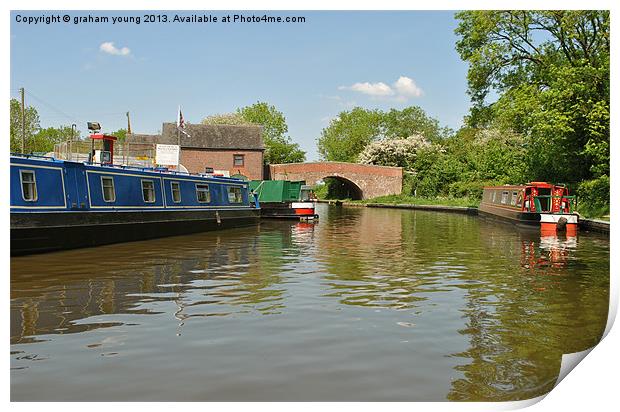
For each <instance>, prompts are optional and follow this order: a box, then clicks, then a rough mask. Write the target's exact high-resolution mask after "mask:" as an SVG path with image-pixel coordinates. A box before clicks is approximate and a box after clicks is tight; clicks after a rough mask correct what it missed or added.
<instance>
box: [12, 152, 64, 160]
mask: <svg viewBox="0 0 620 412" xmlns="http://www.w3.org/2000/svg"><path fill="white" fill-rule="evenodd" d="M11 156H14V157H24V158H26V159H28V158H31V157H36V158H38V159H49V160H58V159H56V158H55V157H53V156H43V155H37V154H34V153H15V152H11Z"/></svg>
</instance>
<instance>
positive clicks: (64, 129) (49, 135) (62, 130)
mask: <svg viewBox="0 0 620 412" xmlns="http://www.w3.org/2000/svg"><path fill="white" fill-rule="evenodd" d="M72 138H74V139H75V140H77V139H79V138H80V134H79V132H78V131H77V130H76V131H75V133H73V130H72V128H71V126H60V127H58V128H56V127H48V128H45V129H40V130H39V132H38V133H37V134H35V135H34V136H33V137H32V139H31V141H30V142H29V145H28V150H29V151H32V152H43V153H48V152H53V151H54V145H55V144H56V143H62V142H64V141H67V140H69V139H72Z"/></svg>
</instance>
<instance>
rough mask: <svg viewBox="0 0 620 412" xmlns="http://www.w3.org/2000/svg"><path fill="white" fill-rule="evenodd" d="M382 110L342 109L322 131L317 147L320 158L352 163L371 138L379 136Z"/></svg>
mask: <svg viewBox="0 0 620 412" xmlns="http://www.w3.org/2000/svg"><path fill="white" fill-rule="evenodd" d="M381 117H382V113H381V112H380V111H378V110H367V109H362V108H360V107H356V108H354V109H353V110H351V111H344V112H341V113H340V114H339V115H338V117H336V118H335V119H333V120H332V121H331V122H330V123H329V126H327V127H326V128H325V129H323V131H322V132H321V137H319V139H318V148H319V154H320V155H321V158H323V159H324V160H328V161H332V162H355V161H357V157H358V155H359V154H360V153H361V152H362V150H364V148H365V147H366V146H367V145H368V144H369V143H370V142H372V141H374V140H377V139H379V138H380V137H381V135H382V125H381Z"/></svg>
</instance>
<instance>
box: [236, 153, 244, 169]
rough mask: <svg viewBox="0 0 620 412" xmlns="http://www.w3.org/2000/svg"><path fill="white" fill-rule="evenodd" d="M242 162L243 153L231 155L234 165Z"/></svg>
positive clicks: (240, 164)
mask: <svg viewBox="0 0 620 412" xmlns="http://www.w3.org/2000/svg"><path fill="white" fill-rule="evenodd" d="M244 163H245V155H242V154H236V155H233V164H234V165H235V166H243V165H244Z"/></svg>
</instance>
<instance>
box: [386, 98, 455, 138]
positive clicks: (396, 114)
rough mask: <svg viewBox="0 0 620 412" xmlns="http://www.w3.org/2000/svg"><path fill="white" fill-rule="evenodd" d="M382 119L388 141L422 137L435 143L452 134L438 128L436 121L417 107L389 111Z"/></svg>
mask: <svg viewBox="0 0 620 412" xmlns="http://www.w3.org/2000/svg"><path fill="white" fill-rule="evenodd" d="M382 117H383V125H384V128H385V137H387V138H390V139H392V138H399V139H403V138H405V137H407V136H413V135H422V136H423V137H424V138H425V139H427V140H429V141H430V142H433V143H437V142H440V141H441V140H443V139H445V138H447V137H449V136H450V135H451V134H452V130H450V129H449V128H447V127H441V126H439V121H438V120H437V119H434V118H432V117H430V116H428V115H427V114H426V112H424V110H423V109H422V108H420V107H418V106H411V107H407V108H405V109H403V110H396V109H391V110H390V111H389V112H387V113H385V114H383V116H382Z"/></svg>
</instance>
